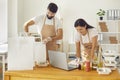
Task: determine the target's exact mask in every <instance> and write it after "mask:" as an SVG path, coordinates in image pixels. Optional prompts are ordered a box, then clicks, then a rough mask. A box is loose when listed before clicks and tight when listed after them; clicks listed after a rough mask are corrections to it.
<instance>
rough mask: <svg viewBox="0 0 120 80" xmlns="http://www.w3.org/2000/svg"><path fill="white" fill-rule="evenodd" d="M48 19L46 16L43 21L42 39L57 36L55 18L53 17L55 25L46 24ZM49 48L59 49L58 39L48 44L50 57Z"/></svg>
mask: <svg viewBox="0 0 120 80" xmlns="http://www.w3.org/2000/svg"><path fill="white" fill-rule="evenodd" d="M45 21H46V17H45V18H44V22H43V27H42V30H41V34H42V40H44V39H46V38H48V37H54V36H56V32H55V19H54V18H53V25H47V24H45ZM48 50H57V45H56V41H49V42H48V43H47V44H46V53H47V54H46V56H47V59H48Z"/></svg>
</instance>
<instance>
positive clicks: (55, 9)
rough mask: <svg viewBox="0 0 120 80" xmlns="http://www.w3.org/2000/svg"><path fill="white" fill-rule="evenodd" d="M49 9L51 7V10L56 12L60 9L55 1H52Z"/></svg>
mask: <svg viewBox="0 0 120 80" xmlns="http://www.w3.org/2000/svg"><path fill="white" fill-rule="evenodd" d="M48 9H49V10H50V11H51V12H53V13H56V12H57V10H58V6H57V5H56V4H55V3H50V4H49V5H48Z"/></svg>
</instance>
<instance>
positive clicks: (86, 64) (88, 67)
mask: <svg viewBox="0 0 120 80" xmlns="http://www.w3.org/2000/svg"><path fill="white" fill-rule="evenodd" d="M85 66H86V67H85V70H86V71H87V72H89V71H90V61H89V60H87V61H86V62H85Z"/></svg>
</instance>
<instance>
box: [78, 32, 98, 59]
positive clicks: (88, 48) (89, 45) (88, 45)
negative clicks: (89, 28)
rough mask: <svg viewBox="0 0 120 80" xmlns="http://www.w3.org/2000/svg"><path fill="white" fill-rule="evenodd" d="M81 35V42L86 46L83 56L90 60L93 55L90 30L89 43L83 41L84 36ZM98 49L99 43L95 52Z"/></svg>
mask: <svg viewBox="0 0 120 80" xmlns="http://www.w3.org/2000/svg"><path fill="white" fill-rule="evenodd" d="M80 37H81V44H82V45H83V47H84V51H83V52H82V54H83V56H82V57H83V58H84V59H89V60H90V55H91V49H92V42H90V36H89V32H88V38H89V42H88V43H83V40H82V36H80ZM97 51H98V45H96V47H95V51H94V52H95V53H96V52H97ZM95 53H94V56H96V57H97V54H96V55H95Z"/></svg>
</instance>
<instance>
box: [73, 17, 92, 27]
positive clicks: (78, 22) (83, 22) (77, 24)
mask: <svg viewBox="0 0 120 80" xmlns="http://www.w3.org/2000/svg"><path fill="white" fill-rule="evenodd" d="M78 26H81V27H85V26H86V29H88V28H94V27H93V26H91V25H89V24H88V23H87V22H86V21H85V20H84V19H77V20H76V21H75V24H74V27H78Z"/></svg>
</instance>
